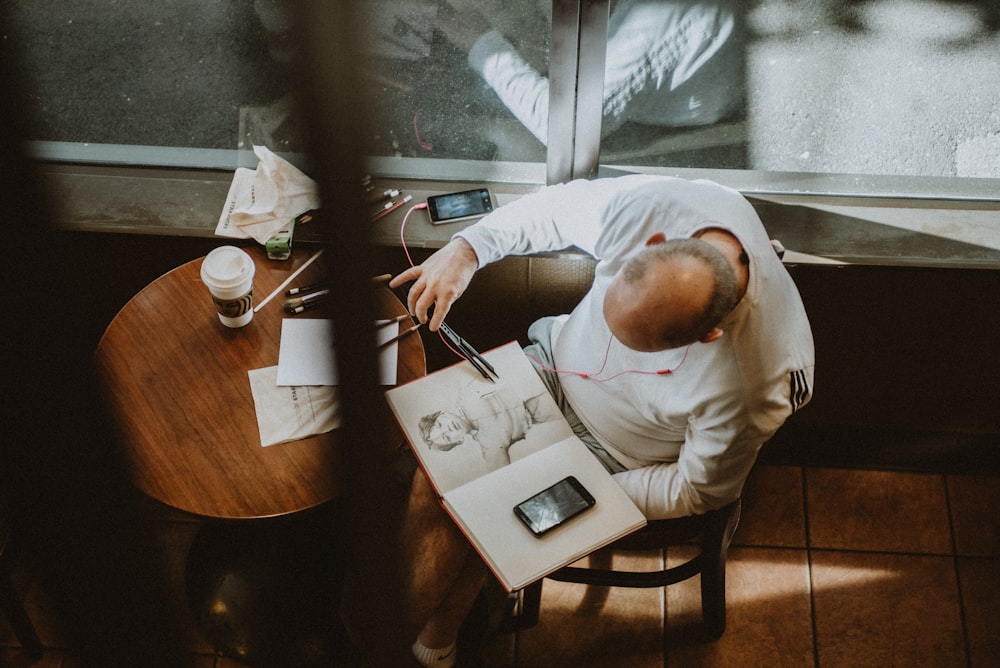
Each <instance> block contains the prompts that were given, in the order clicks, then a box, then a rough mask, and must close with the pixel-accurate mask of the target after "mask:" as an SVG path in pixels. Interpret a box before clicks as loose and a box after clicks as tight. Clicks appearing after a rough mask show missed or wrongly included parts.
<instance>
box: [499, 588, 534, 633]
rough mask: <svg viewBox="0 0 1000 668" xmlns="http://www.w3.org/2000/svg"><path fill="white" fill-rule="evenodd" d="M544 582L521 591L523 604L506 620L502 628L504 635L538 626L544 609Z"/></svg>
mask: <svg viewBox="0 0 1000 668" xmlns="http://www.w3.org/2000/svg"><path fill="white" fill-rule="evenodd" d="M542 582H543V580H539V581H538V582H535V583H533V584H530V585H528V586H527V587H525V588H524V589H522V590H521V602H520V603H521V604H520V606H519V607H515V609H514V611H513V613H512V615H511V616H508V617H507V618H506V619H505V620H504V622H503V624H502V626H501V627H500V630H501V631H503V632H504V633H513V632H514V631H524V630H526V629H530V628H532V627H533V626H535V625H537V624H538V615H539V612H540V610H541V607H542Z"/></svg>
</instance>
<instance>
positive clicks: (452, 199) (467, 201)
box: [427, 188, 493, 223]
mask: <svg viewBox="0 0 1000 668" xmlns="http://www.w3.org/2000/svg"><path fill="white" fill-rule="evenodd" d="M491 211H493V198H492V197H491V196H490V191H489V190H487V189H486V188H476V189H475V190H465V191H463V192H460V193H448V194H447V195H434V196H432V197H428V198H427V213H428V214H429V215H430V217H431V221H432V222H434V223H451V222H454V221H456V220H466V219H469V218H478V217H479V216H485V215H486V214H488V213H490V212H491Z"/></svg>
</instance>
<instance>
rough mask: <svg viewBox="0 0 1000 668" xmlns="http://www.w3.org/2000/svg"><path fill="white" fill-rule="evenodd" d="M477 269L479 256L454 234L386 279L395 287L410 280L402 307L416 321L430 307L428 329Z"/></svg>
mask: <svg viewBox="0 0 1000 668" xmlns="http://www.w3.org/2000/svg"><path fill="white" fill-rule="evenodd" d="M477 269H479V258H478V257H477V256H476V251H474V250H473V249H472V246H470V245H469V242H468V241H466V240H465V239H463V238H461V237H455V238H454V239H452V240H451V241H449V242H448V244H447V245H446V246H444V248H441V249H440V250H439V251H437V252H436V253H434V254H433V255H431V256H430V257H429V258H427V260H425V261H424V262H423V264H418V265H416V266H414V267H410V268H409V269H407V270H406V271H404V272H402V273H400V274H398V275H397V276H395V277H394V278H393V279H392V280H391V281H389V287H390V288H397V287H399V286H401V285H404V284H406V283H408V282H410V281H413V285H411V286H410V291H409V293H408V294H407V296H406V307H407V309H409V311H410V314H412V315H413V316H415V317H416V318H417V320H418V321H419V322H422V323H427V322H428V318H427V311H428V310H429V309H430V308H431V306H433V307H434V312H433V314H432V315H431V317H430V323H429V325H428V327H429V329H430V330H431V331H432V332H436V331H437V329H438V327H440V326H441V322H442V321H443V320H444V318H445V316H446V315H448V311H449V310H451V305H452V304H454V303H455V302H456V301H457V300H458V298H459V297H461V296H462V293H464V292H465V289H466V288H467V287H468V286H469V282H470V281H472V277H473V275H474V274H475V273H476V270H477Z"/></svg>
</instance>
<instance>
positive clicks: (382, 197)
mask: <svg viewBox="0 0 1000 668" xmlns="http://www.w3.org/2000/svg"><path fill="white" fill-rule="evenodd" d="M399 194H400V191H399V190H383V191H382V192H380V193H372V194H370V195H369V196H368V199H367V200H366V201H367V202H368V203H369V204H378V203H379V202H384V201H386V200H387V199H392V198H393V197H399Z"/></svg>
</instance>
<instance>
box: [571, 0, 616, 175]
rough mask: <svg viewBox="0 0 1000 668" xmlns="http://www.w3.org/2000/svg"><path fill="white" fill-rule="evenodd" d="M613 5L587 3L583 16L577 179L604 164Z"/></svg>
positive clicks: (593, 0) (597, 0) (603, 1)
mask: <svg viewBox="0 0 1000 668" xmlns="http://www.w3.org/2000/svg"><path fill="white" fill-rule="evenodd" d="M609 6H610V3H609V0H583V7H582V10H581V14H580V51H579V56H578V70H577V84H576V133H575V137H574V153H573V178H577V179H587V178H592V177H594V176H596V175H597V168H598V165H599V163H600V149H601V120H602V118H603V115H604V69H605V62H604V61H605V55H606V53H607V43H608V15H609Z"/></svg>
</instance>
